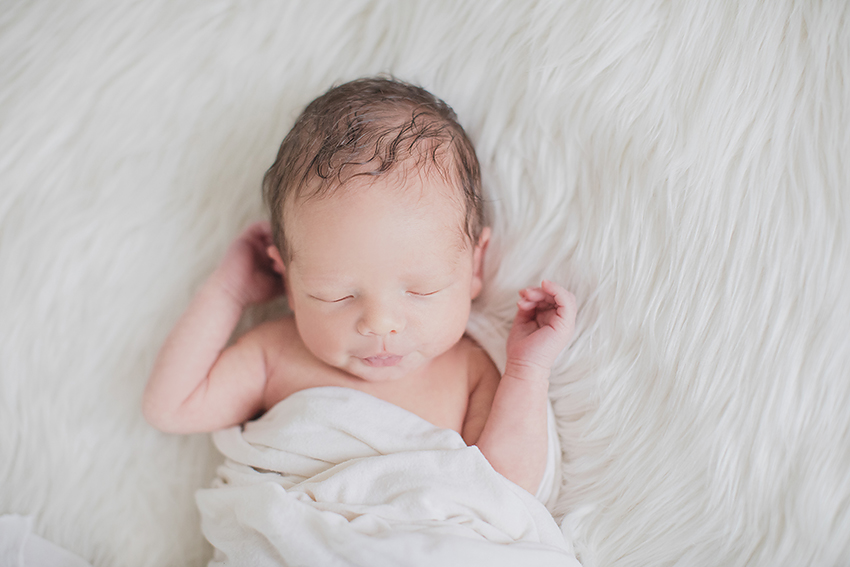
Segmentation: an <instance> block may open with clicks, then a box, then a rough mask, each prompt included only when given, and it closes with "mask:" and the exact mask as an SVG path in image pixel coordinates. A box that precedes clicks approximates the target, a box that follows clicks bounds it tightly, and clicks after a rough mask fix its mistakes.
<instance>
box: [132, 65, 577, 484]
mask: <svg viewBox="0 0 850 567" xmlns="http://www.w3.org/2000/svg"><path fill="white" fill-rule="evenodd" d="M480 186H481V181H480V173H479V166H478V161H477V158H476V155H475V151H474V149H473V147H472V144H471V142H470V141H469V139H468V138H467V136H466V134H465V132H464V131H463V129H462V128H461V126H460V125H459V124H458V122H457V120H456V116H455V114H454V112H453V111H452V110H451V108H449V107H448V106H447V105H446V104H445V103H444V102H442V101H441V100H439V99H437V98H435V97H434V96H433V95H431V94H430V93H428V92H427V91H425V90H423V89H421V88H419V87H415V86H412V85H409V84H405V83H402V82H398V81H395V80H388V79H372V78H370V79H360V80H356V81H353V82H350V83H347V84H344V85H341V86H339V87H336V88H333V89H331V90H330V91H328V92H327V93H325V94H324V95H322V96H321V97H319V98H318V99H316V100H315V101H313V102H312V103H311V104H310V105H309V106H307V108H306V109H305V110H304V112H303V113H302V114H301V116H300V117H299V119H298V121H297V122H296V124H295V126H294V127H293V129H292V130H291V131H290V133H289V134H288V135H287V136H286V138H285V139H284V141H283V143H282V145H281V148H280V151H279V153H278V156H277V160H276V161H275V163H274V165H272V167H271V168H270V169H269V171H268V172H267V173H266V176H265V179H264V183H263V188H264V195H265V198H266V202H267V204H268V205H269V207H270V209H271V224H270V225H269V224H268V223H257V224H254V225H252V226H251V227H249V228H248V229H247V230H246V231H245V232H244V233H243V234H242V235H241V236H239V237H238V238H237V239H236V241H235V242H234V243H233V244H232V245H231V246H230V248H229V249H228V251H227V253H226V254H225V256H224V259H223V260H222V262H221V264H220V265H219V266H218V268H217V269H216V270H215V272H214V273H213V274H212V275H211V276H210V277H209V279H208V280H207V281H206V282H205V283H204V285H203V287H202V288H201V289H200V290H199V291H198V293H197V295H196V296H195V298H194V299H193V300H192V302H191V304H190V305H189V307H188V308H187V310H186V312H185V313H184V314H183V316H182V317H181V318H180V320H179V321H178V322H177V324H176V326H175V327H174V329H173V330H172V332H171V334H170V335H169V336H168V339H167V340H166V342H165V344H164V345H163V347H162V350H161V351H160V353H159V356H158V358H157V361H156V364H155V366H154V369H153V372H152V374H151V377H150V380H149V382H148V385H147V388H146V390H145V396H144V414H145V417H146V418H147V420H148V421H149V422H150V423H151V424H152V425H154V426H155V427H157V428H158V429H160V430H162V431H166V432H174V433H192V432H202V431H214V430H218V429H222V428H225V427H228V426H232V425H236V424H239V423H242V422H245V421H247V420H250V419H251V418H254V417H256V416H257V415H258V414H260V413H262V412H265V411H266V410H268V409H270V408H271V407H272V406H274V405H275V404H277V403H278V402H279V401H281V400H283V399H284V398H286V397H287V396H289V395H291V394H293V393H295V392H298V391H300V390H304V389H307V388H312V387H319V386H340V387H345V388H353V389H356V390H360V391H362V392H365V393H367V394H370V395H371V396H374V397H376V398H379V399H382V400H385V401H387V402H390V403H392V404H395V405H397V406H399V407H401V408H403V409H405V410H408V411H410V412H412V413H414V414H416V415H418V416H420V417H421V418H423V419H425V420H427V421H429V422H430V423H432V424H434V425H436V426H438V427H441V428H446V429H452V430H454V431H456V432H458V433H459V434H460V435H461V436H462V437H463V439H464V441H465V442H466V443H467V445H476V446H477V447H478V448H479V449H480V451H481V452H482V454H483V455H484V456H485V457H486V458H487V459H488V461H489V462H490V464H491V465H492V466H493V468H494V469H495V470H496V471H498V472H499V473H501V474H502V475H503V476H505V477H506V478H508V479H510V480H512V481H513V482H515V483H516V484H518V485H519V486H521V487H523V488H525V489H526V490H528V491H529V492H531V493H532V494H534V493H535V491H536V490H537V488H538V485H539V484H540V482H541V479H542V477H543V473H544V469H545V466H546V459H547V447H548V445H547V430H548V427H547V404H548V398H547V395H548V387H549V373H550V368H551V366H552V364H553V362H554V360H555V358H556V357H557V356H558V354H559V353H560V352H561V350H562V349H563V348H565V347H566V346H567V344H568V343H569V342H570V340H571V338H572V334H573V329H574V322H575V312H576V307H575V298H574V297H573V296H572V294H570V293H569V292H568V291H566V290H564V289H563V288H561V287H560V286H558V285H556V284H554V283H552V282H549V281H545V280H544V281H543V282H542V284H541V285H540V286H539V287H529V288H526V289H524V290H522V291H520V293H519V295H520V299H519V301H518V304H517V313H516V318H515V320H514V322H513V326H512V327H511V331H510V335H509V337H508V341H507V364H506V367H505V371H504V374H502V375H501V376H500V374H499V371H498V370H497V369H496V366H495V365H494V364H493V362H492V361H491V360H490V358H489V357H488V355H487V354H486V353H485V352H484V351H483V350H482V349H481V348H480V347H479V346H478V345H477V344H476V343H475V342H474V341H473V340H471V339H470V338H468V337H467V336H465V335H464V332H465V328H466V325H467V320H468V317H469V313H470V308H471V303H472V300H473V299H475V297H476V296H477V295H478V294H479V292H480V291H481V287H482V266H483V262H484V255H485V252H486V250H487V244H488V242H489V239H490V229H489V228H488V227H485V226H484V222H483V207H482V199H481V193H480ZM283 293H285V294H286V298H287V301H288V303H289V306H290V308H291V310H292V313H293V316H290V317H284V318H282V319H279V320H275V321H271V322H266V323H263V324H261V325H259V326H257V327H255V328H254V329H252V330H250V331H249V332H247V333H246V334H245V335H244V336H242V337H241V338H239V339H238V340H237V341H236V342H235V344H232V345H230V346H227V345H228V341H229V339H230V336H231V334H232V333H233V331H234V329H235V327H236V325H237V322H238V321H239V319H240V317H241V315H242V313H243V310H244V309H245V308H246V306H248V305H251V304H255V303H260V302H265V301H268V300H271V299H273V298H275V297H277V296H279V295H280V294H283ZM388 426H389V427H391V424H388Z"/></svg>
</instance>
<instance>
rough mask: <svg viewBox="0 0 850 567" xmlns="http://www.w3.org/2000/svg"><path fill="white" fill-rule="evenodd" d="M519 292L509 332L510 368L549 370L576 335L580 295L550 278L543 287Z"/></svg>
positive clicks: (528, 288)
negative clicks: (578, 297) (577, 305)
mask: <svg viewBox="0 0 850 567" xmlns="http://www.w3.org/2000/svg"><path fill="white" fill-rule="evenodd" d="M519 295H520V300H519V301H518V302H517V314H516V318H515V319H514V323H513V326H512V327H511V331H510V334H509V335H508V345H507V354H508V361H507V362H508V367H512V368H517V367H518V368H523V369H527V368H532V369H541V370H543V369H545V371H546V372H547V373H548V371H549V370H550V369H551V367H552V364H553V363H554V362H555V359H556V358H557V356H558V355H559V354H560V353H561V351H562V350H563V349H564V348H565V347H566V346H567V345H568V344H569V343H570V341H571V340H572V338H573V331H574V330H575V322H576V298H575V296H574V295H573V294H572V293H570V292H569V291H567V290H565V289H564V288H562V287H561V286H559V285H557V284H554V283H552V282H550V281H547V280H543V283H541V285H540V287H527V288H525V289H523V290H521V291H520V292H519ZM547 375H548V374H547Z"/></svg>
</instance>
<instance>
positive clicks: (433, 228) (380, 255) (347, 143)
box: [263, 78, 489, 381]
mask: <svg viewBox="0 0 850 567" xmlns="http://www.w3.org/2000/svg"><path fill="white" fill-rule="evenodd" d="M263 191H264V197H265V199H266V203H267V204H268V206H269V208H270V211H271V222H272V232H273V237H274V240H275V243H276V245H277V246H276V247H271V248H270V250H269V254H270V255H271V257H272V259H273V261H274V262H275V265H276V268H277V269H278V270H279V271H280V272H281V273H282V274H283V275H284V278H285V279H286V287H287V296H288V299H289V303H290V306H291V307H292V309H293V311H294V313H295V319H296V323H297V325H298V330H299V333H300V335H301V337H302V339H303V340H304V343H305V345H306V346H307V347H308V348H309V349H310V350H311V351H312V352H313V354H314V355H316V356H317V357H318V358H319V359H321V360H323V361H324V362H326V363H328V364H330V365H331V366H335V367H337V368H340V369H342V370H345V371H347V372H349V373H351V374H354V375H355V376H359V377H361V378H363V379H366V380H376V381H377V380H389V379H399V378H403V377H406V376H412V375H413V374H415V372H416V370H417V369H421V368H422V367H424V365H425V363H427V362H428V361H430V360H433V359H434V358H436V357H437V356H439V355H440V354H443V353H445V352H446V351H447V350H449V349H450V348H451V347H452V346H453V345H454V344H456V343H457V341H458V340H459V339H460V338H461V336H462V335H463V332H464V329H465V326H466V320H467V318H468V316H469V310H470V304H471V301H472V299H473V298H474V297H475V296H476V295H477V294H478V292H479V291H480V289H481V271H482V270H481V265H482V261H483V254H484V251H485V249H486V245H487V241H488V238H489V229H487V228H485V227H484V219H483V216H484V215H483V205H482V199H481V176H480V171H479V166H478V160H477V158H476V155H475V150H474V148H473V146H472V144H471V142H470V141H469V139H468V137H467V136H466V133H465V132H464V131H463V128H461V126H460V125H459V124H458V122H457V118H456V116H455V114H454V112H453V111H452V109H451V108H449V107H448V106H447V105H446V104H445V103H444V102H442V101H441V100H439V99H437V98H436V97H434V96H433V95H431V94H430V93H428V92H427V91H425V90H424V89H421V88H419V87H415V86H412V85H409V84H405V83H402V82H398V81H394V80H388V79H374V78H372V79H360V80H357V81H353V82H350V83H346V84H344V85H341V86H339V87H336V88H333V89H331V90H330V91H328V92H327V93H325V94H324V95H322V96H320V97H319V98H317V99H316V100H314V101H313V102H312V103H310V105H308V106H307V108H306V109H305V110H304V112H303V113H302V114H301V116H300V117H299V118H298V120H297V122H296V124H295V126H294V127H293V128H292V130H291V131H290V133H289V134H288V135H287V136H286V138H285V139H284V141H283V143H282V144H281V147H280V151H279V152H278V156H277V159H276V161H275V163H274V165H272V167H271V168H270V169H269V170H268V172H267V173H266V176H265V178H264V181H263Z"/></svg>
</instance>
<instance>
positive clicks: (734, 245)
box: [0, 0, 850, 567]
mask: <svg viewBox="0 0 850 567" xmlns="http://www.w3.org/2000/svg"><path fill="white" fill-rule="evenodd" d="M5 4H6V5H5V6H4V8H3V10H2V16H0V124H2V129H0V265H2V271H0V314H2V315H0V479H2V487H0V513H9V512H15V513H21V514H30V515H33V516H35V517H36V520H37V521H36V526H37V531H38V532H39V533H40V534H41V535H43V536H44V537H46V538H47V539H49V540H51V541H54V542H56V543H58V544H60V545H62V546H64V547H67V548H68V549H70V550H72V551H74V552H76V553H78V554H80V555H81V556H83V557H86V558H87V559H89V560H90V561H92V562H93V563H94V565H96V566H101V565H102V566H106V565H126V566H133V567H135V566H138V567H141V566H164V565H175V566H176V565H202V564H204V563H205V561H206V560H207V558H208V553H209V551H208V548H207V546H206V544H205V543H204V541H203V538H202V536H201V534H200V530H199V525H198V517H197V513H196V511H195V505H194V502H193V492H194V490H195V489H196V488H198V487H200V486H203V485H205V484H206V483H207V482H208V480H209V479H210V478H211V476H212V471H213V468H214V466H215V464H216V463H217V462H218V459H219V457H218V455H217V454H216V453H215V451H214V450H213V449H212V448H211V445H210V442H209V439H208V436H203V435H199V436H192V437H176V436H167V435H163V434H159V433H157V432H155V431H154V430H152V429H151V428H150V427H148V426H147V425H146V424H145V422H144V420H143V418H142V416H141V412H140V400H141V392H142V389H143V387H144V384H145V381H146V379H147V374H148V372H149V370H150V368H151V365H152V362H153V359H154V357H155V355H156V352H157V350H158V348H159V346H160V344H161V342H162V340H163V339H164V338H165V335H166V334H167V332H168V330H169V329H170V327H171V325H172V324H173V323H174V321H175V320H176V318H177V317H178V315H179V313H180V311H181V310H182V309H183V307H184V306H185V305H186V303H187V302H188V299H189V297H190V295H191V293H192V291H193V290H194V289H195V288H196V286H197V285H198V284H199V282H201V281H202V280H203V278H204V277H205V276H206V275H207V274H208V273H209V272H210V271H211V270H212V268H213V266H214V265H215V263H216V262H217V260H218V258H219V256H220V255H221V253H222V252H223V250H224V249H225V247H226V245H227V244H228V243H229V241H230V240H231V239H232V238H233V237H234V236H235V235H236V234H237V233H238V231H239V230H240V228H241V227H242V226H244V225H246V224H247V223H248V222H250V221H251V220H253V219H256V218H260V217H261V216H262V215H263V210H262V205H261V198H260V180H261V177H262V175H263V172H264V171H265V169H266V168H267V167H268V166H269V165H270V164H271V163H272V160H273V157H274V155H275V153H276V150H277V146H278V144H279V143H280V140H281V139H282V137H283V135H284V134H285V133H286V131H287V130H288V128H289V126H290V125H291V123H292V121H293V120H294V118H295V115H296V114H297V112H298V111H299V110H300V109H301V108H302V107H303V106H304V105H305V104H306V103H307V102H308V101H309V100H311V99H312V98H313V97H314V96H316V95H317V94H319V93H320V92H322V91H324V90H325V89H326V88H328V87H329V86H330V85H331V84H332V83H339V82H342V81H344V80H348V79H352V78H355V77H358V76H363V75H369V74H375V73H378V72H389V73H392V74H394V75H396V76H398V77H400V78H403V79H406V80H409V81H413V82H417V83H420V84H422V85H423V86H424V87H426V88H428V89H429V90H432V91H433V92H434V93H435V94H437V95H438V96H441V97H443V98H444V99H445V100H446V101H447V102H449V104H451V105H452V106H453V107H454V108H455V110H456V111H457V112H458V114H459V116H460V117H461V121H462V122H463V124H464V126H465V127H466V128H467V129H468V132H469V133H470V135H471V137H472V139H473V142H474V143H475V144H476V146H477V150H478V152H479V156H480V158H481V161H482V166H483V174H484V182H485V191H486V197H487V199H488V209H489V211H488V212H489V216H490V221H491V224H492V226H493V228H494V233H495V237H494V241H493V243H492V245H491V249H490V251H489V256H488V263H487V275H488V287H487V289H486V292H485V294H484V295H483V297H482V298H481V299H480V301H479V302H478V304H477V309H478V310H479V311H481V312H483V313H484V315H486V316H487V317H488V318H489V319H490V320H491V321H492V323H493V325H494V326H495V327H496V328H497V329H499V330H500V331H501V332H505V333H506V330H507V325H508V322H509V319H510V317H511V316H512V315H513V310H514V306H513V304H514V297H515V293H516V290H517V289H518V288H520V287H522V286H525V285H527V284H530V283H532V282H536V281H538V280H539V279H540V278H541V276H546V277H550V278H554V279H557V280H559V281H561V282H563V283H564V284H566V285H567V286H568V287H570V288H572V289H573V290H574V291H575V292H576V294H577V296H578V298H579V302H580V310H579V320H578V335H577V338H576V340H575V343H574V345H573V347H572V349H571V350H570V351H569V352H567V353H566V354H565V355H564V356H563V357H562V359H561V360H560V362H559V365H558V367H557V369H556V372H555V373H554V375H553V378H552V395H553V398H554V400H555V411H556V414H557V417H558V423H559V429H560V433H561V435H562V443H563V448H564V451H565V461H564V473H565V484H564V487H563V492H562V496H561V498H560V501H559V503H558V507H557V509H556V510H555V512H556V515H557V517H558V518H559V519H560V518H561V516H564V526H565V530H566V531H567V532H568V533H569V535H570V537H571V538H572V539H573V541H574V543H575V547H576V551H577V552H578V554H579V557H580V559H581V560H582V562H583V563H584V565H585V567H592V566H617V567H622V566H632V565H634V566H645V565H659V566H662V565H663V566H672V565H681V566H706V567H708V566H721V565H723V566H736V565H749V566H773V565H794V566H802V565H817V566H828V565H850V339H848V337H850V295H848V288H847V283H846V282H847V281H848V280H850V229H848V220H850V169H848V166H847V160H848V158H850V128H848V127H847V125H848V124H850V10H849V9H848V4H847V3H845V2H841V1H838V0H835V1H830V0H826V1H823V2H816V1H813V0H812V1H805V0H801V1H791V0H777V1H775V2H758V1H755V0H753V1H747V0H743V1H738V2H732V1H731V0H729V1H712V0H705V1H700V0H695V1H691V2H666V1H651V2H630V1H627V0H608V1H589V0H572V1H564V2H549V1H539V2H528V1H526V0H510V1H508V0H503V1H494V0H486V1H483V0H482V1H476V2H464V3H461V2H451V1H445V2H440V1H433V0H423V1H421V2H420V1H411V2H392V1H389V0H334V1H323V2H295V1H292V2H279V1H272V0H268V1H265V0H256V1H252V2H240V1H236V0H221V1H217V2H205V1H201V0H189V1H186V2H171V1H169V0H150V1H147V2H123V3H122V2H98V1H95V0H80V1H74V2H62V1H59V0H32V1H28V2H11V3H9V2H7V3H5Z"/></svg>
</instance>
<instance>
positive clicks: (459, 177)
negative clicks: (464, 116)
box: [263, 77, 484, 262]
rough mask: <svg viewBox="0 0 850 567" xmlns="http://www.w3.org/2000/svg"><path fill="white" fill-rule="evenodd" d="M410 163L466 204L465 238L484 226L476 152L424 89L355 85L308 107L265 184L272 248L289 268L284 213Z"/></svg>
mask: <svg viewBox="0 0 850 567" xmlns="http://www.w3.org/2000/svg"><path fill="white" fill-rule="evenodd" d="M408 160H414V163H415V165H416V166H423V165H428V166H434V167H436V169H437V170H438V171H439V172H440V174H441V175H443V176H444V178H446V179H448V180H449V181H450V182H453V183H454V184H455V185H456V186H457V187H458V189H459V193H462V197H463V201H464V203H465V208H466V211H465V213H466V214H465V226H464V227H463V229H464V231H465V232H466V235H467V236H468V237H469V238H470V241H471V242H472V243H475V242H477V240H478V237H479V235H480V233H481V229H482V227H483V226H484V207H483V203H482V199H481V171H480V167H479V165H478V158H477V156H476V155H475V148H474V147H473V146H472V142H470V140H469V138H468V137H467V135H466V132H464V130H463V128H462V127H461V126H460V124H459V123H458V121H457V116H456V115H455V112H454V111H453V110H452V109H451V107H450V106H449V105H447V104H446V103H445V102H443V101H442V100H440V99H439V98H437V97H435V96H434V95H432V94H431V93H429V92H428V91H426V90H425V89H423V88H421V87H418V86H415V85H411V84H409V83H405V82H402V81H398V80H395V79H392V78H383V77H370V78H363V79H357V80H355V81H351V82H349V83H345V84H342V85H339V86H336V87H333V88H331V89H330V90H329V91H327V92H326V93H325V94H323V95H321V96H320V97H318V98H317V99H315V100H314V101H313V102H311V103H310V104H309V105H307V108H305V109H304V111H303V112H302V113H301V115H300V116H299V117H298V120H297V121H296V122H295V125H294V126H293V127H292V130H290V131H289V134H287V135H286V138H284V140H283V143H281V145H280V150H279V151H278V154H277V159H275V162H274V164H273V165H272V166H271V167H270V168H269V170H268V171H267V172H266V174H265V176H264V177H263V198H264V199H265V202H266V205H267V206H268V207H269V211H270V213H271V224H272V234H273V237H274V241H275V244H276V245H277V247H278V249H279V250H280V252H281V255H282V256H283V259H284V261H286V262H288V261H289V257H290V254H289V250H288V249H287V245H286V238H285V235H284V227H283V212H284V207H286V206H288V205H290V204H291V203H292V202H293V199H302V198H308V197H316V196H323V195H327V194H329V193H331V192H333V191H336V190H338V189H339V188H340V187H342V186H344V185H345V183H346V182H347V181H348V180H350V179H352V178H353V177H356V176H360V175H367V176H379V175H382V174H384V173H387V172H388V171H391V170H392V169H393V168H394V167H395V166H397V165H398V164H400V163H402V162H407V161H408Z"/></svg>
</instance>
